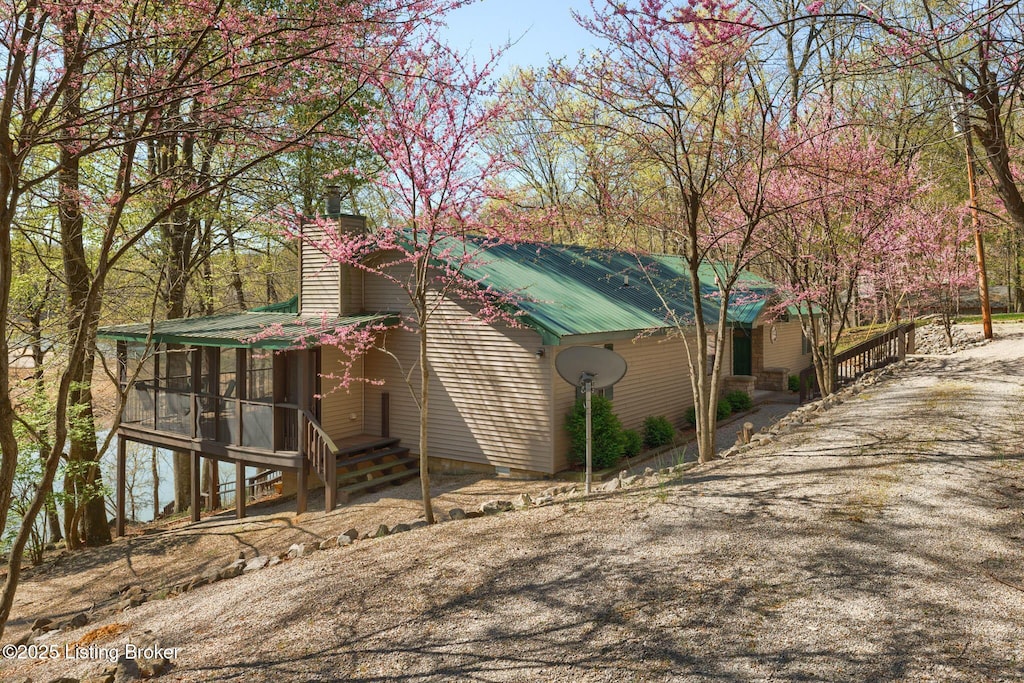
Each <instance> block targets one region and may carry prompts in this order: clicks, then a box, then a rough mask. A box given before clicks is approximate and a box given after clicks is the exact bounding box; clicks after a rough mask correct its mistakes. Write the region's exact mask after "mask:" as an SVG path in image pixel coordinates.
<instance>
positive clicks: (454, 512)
mask: <svg viewBox="0 0 1024 683" xmlns="http://www.w3.org/2000/svg"><path fill="white" fill-rule="evenodd" d="M448 519H466V511H465V510H463V509H462V508H452V509H451V510H449V511H448Z"/></svg>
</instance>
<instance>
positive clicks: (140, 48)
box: [0, 0, 458, 635]
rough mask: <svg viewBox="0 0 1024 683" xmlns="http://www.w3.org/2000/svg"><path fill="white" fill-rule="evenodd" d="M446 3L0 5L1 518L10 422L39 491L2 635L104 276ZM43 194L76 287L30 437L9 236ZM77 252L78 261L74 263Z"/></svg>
mask: <svg viewBox="0 0 1024 683" xmlns="http://www.w3.org/2000/svg"><path fill="white" fill-rule="evenodd" d="M455 4H458V2H457V0H451V1H450V2H449V1H448V0H412V1H409V0H384V1H382V2H375V3H372V4H367V3H354V2H349V1H348V0H327V1H326V2H322V3H317V4H316V5H315V6H308V5H297V6H294V7H291V8H289V10H288V12H282V13H278V12H273V11H267V12H264V11H263V10H262V8H255V7H253V6H252V5H251V4H250V3H244V2H219V3H207V2H203V1H201V0H200V1H199V2H171V3H163V4H162V5H160V6H159V7H157V6H155V5H146V6H144V7H138V6H137V5H136V3H132V2H125V1H124V0H94V1H90V2H79V1H74V2H68V1H66V0H61V1H59V2H56V1H53V0H2V2H0V7H2V9H0V59H2V60H3V61H4V63H5V73H4V75H3V77H2V80H0V325H3V329H2V330H0V450H2V462H0V528H3V527H4V526H5V525H6V522H7V514H8V510H9V509H10V497H11V487H12V482H13V478H14V474H15V472H16V471H17V466H18V459H19V443H18V439H17V436H16V430H15V424H16V423H17V424H20V426H21V427H22V428H24V429H25V431H26V432H28V438H29V439H31V441H32V442H33V443H34V444H35V445H37V446H38V447H39V448H42V449H43V450H45V451H46V457H45V458H44V462H43V467H42V470H41V480H40V482H39V486H38V493H37V495H35V497H34V498H33V499H32V500H31V501H30V503H29V504H28V505H27V506H26V508H25V514H24V516H23V519H22V520H21V525H20V531H19V532H18V534H17V536H16V538H15V540H14V542H13V545H12V548H11V552H10V560H9V564H8V572H7V578H6V580H5V583H4V587H3V593H2V596H0V635H2V628H3V625H4V624H5V623H6V619H7V616H8V615H9V613H10V608H11V604H12V601H13V598H14V591H15V589H16V587H17V584H18V579H19V576H20V568H21V559H22V554H23V551H24V547H25V544H26V542H27V540H28V535H29V533H30V531H31V529H32V527H33V523H34V521H35V518H36V516H37V515H38V514H39V512H40V510H41V509H42V506H43V505H44V502H45V496H46V493H47V492H48V491H49V490H50V488H51V485H52V482H53V479H54V477H55V475H56V472H57V468H58V466H59V464H60V460H61V455H62V452H63V449H64V445H65V442H66V441H67V439H68V437H69V433H70V431H71V430H70V429H69V426H70V422H71V418H72V416H74V415H76V414H79V415H80V414H82V410H81V407H82V406H86V405H88V401H89V395H88V392H87V391H84V392H83V391H82V385H83V383H85V384H87V383H88V381H89V379H90V372H91V371H90V367H89V365H90V362H91V361H90V359H91V357H92V354H93V351H94V349H95V328H96V320H97V316H98V314H99V310H100V307H101V304H102V301H103V294H104V290H105V285H106V281H107V276H108V274H109V273H110V272H111V269H112V268H113V267H114V266H115V265H116V264H117V262H118V261H120V260H121V259H122V258H123V257H124V256H125V255H126V254H127V253H129V252H130V251H131V250H132V249H133V248H134V247H135V245H137V244H138V243H139V242H140V241H141V240H142V239H143V237H144V236H145V235H147V234H148V233H149V232H150V231H151V230H153V229H154V228H155V227H156V226H159V225H163V224H165V223H166V222H168V221H176V220H178V217H179V216H180V214H181V212H182V211H183V210H184V208H185V207H189V206H192V205H193V204H195V203H196V202H199V201H200V200H202V199H203V198H205V197H208V196H210V195H211V193H213V192H215V191H216V190H218V189H219V188H223V187H224V186H225V185H227V184H229V183H231V182H232V181H233V180H234V179H236V178H239V177H241V176H244V175H245V174H246V173H247V172H249V171H251V170H252V169H254V168H255V167H257V166H258V165H259V164H260V163H262V162H263V161H265V160H267V159H270V158H273V157H274V156H276V155H278V154H280V153H282V152H283V151H286V150H289V149H291V148H293V147H294V146H295V145H296V144H297V143H298V142H300V141H302V140H305V139H307V138H308V137H309V136H311V135H313V134H315V133H316V132H317V131H318V130H320V129H321V128H322V125H323V122H324V121H326V120H328V119H329V113H330V111H327V112H325V114H324V115H323V116H321V117H319V118H318V119H316V120H314V121H312V122H307V125H304V126H302V127H293V126H289V125H286V122H282V121H281V120H280V117H278V116H277V115H276V113H277V112H279V111H280V110H281V108H282V106H283V104H284V103H286V102H290V101H294V100H296V99H302V98H305V97H309V96H311V95H316V96H320V97H328V96H329V97H331V98H333V101H334V106H333V110H334V111H340V110H341V109H343V108H345V107H346V106H347V104H348V102H349V101H350V100H351V99H352V97H353V96H354V94H355V93H358V92H359V91H361V90H362V89H363V88H364V87H365V86H366V83H367V82H368V81H369V79H370V78H372V77H375V76H379V73H380V72H381V71H382V70H383V69H385V68H386V66H387V63H388V60H389V57H390V55H391V54H392V53H393V52H394V51H395V50H396V49H397V48H398V47H399V46H401V45H403V44H405V43H406V42H407V41H408V39H409V36H410V34H411V33H412V32H413V31H415V30H416V29H417V28H418V26H419V25H421V24H422V23H423V22H424V21H427V20H430V19H431V18H432V17H434V16H435V15H436V13H437V12H439V11H441V10H443V9H444V8H445V7H449V6H452V5H455ZM157 57H158V58H157ZM172 133H173V135H174V136H176V138H177V139H178V140H181V141H182V143H181V147H180V148H179V149H178V150H175V149H173V146H169V145H167V144H166V141H167V140H168V136H169V135H171V134H172ZM210 136H218V139H219V140H222V141H224V143H225V144H229V146H230V150H231V154H230V155H226V156H222V157H217V156H216V155H209V156H205V157H204V156H202V154H200V153H197V156H196V158H197V159H202V160H203V161H202V163H198V164H196V165H194V166H192V169H193V170H198V171H199V172H198V173H197V174H196V175H193V176H191V177H189V176H187V174H183V173H182V171H183V170H184V169H185V166H183V165H182V164H180V163H163V162H164V161H168V159H167V158H165V157H162V156H161V155H173V154H177V153H179V152H180V151H182V150H186V151H187V150H189V149H191V150H193V151H194V150H196V149H197V148H200V147H202V145H203V144H205V143H204V141H206V142H209V141H210ZM151 143H152V144H151ZM155 157H160V158H159V159H157V158H155ZM225 159H228V160H229V161H230V162H229V163H222V162H223V161H224V160H225ZM207 162H209V163H207ZM86 168H90V169H96V170H97V172H98V173H97V175H96V177H94V178H90V182H88V183H86V182H82V180H81V177H80V176H81V173H82V169H86ZM54 186H56V190H54V189H53V188H54ZM40 197H41V198H42V200H40V199H38V198H40ZM48 201H49V202H51V203H52V204H53V205H56V206H58V207H59V213H60V221H61V231H62V233H61V240H62V244H61V246H62V248H63V249H65V250H66V252H65V261H66V263H67V273H68V286H69V287H72V288H73V290H74V291H73V293H69V300H70V301H71V306H72V310H71V314H70V320H71V321H70V323H69V325H68V335H67V337H66V339H65V340H64V344H63V346H62V347H60V349H59V351H60V352H62V354H63V355H64V357H65V362H64V366H63V370H62V371H61V374H60V377H59V381H58V383H57V386H56V387H54V389H53V390H52V394H53V396H54V404H53V408H52V411H53V412H52V420H50V421H48V423H47V426H48V429H41V428H37V427H36V426H35V424H34V422H33V421H32V420H31V419H28V417H29V416H27V415H26V414H24V411H25V406H19V405H15V404H14V402H13V401H12V400H11V392H10V354H9V350H10V349H9V343H10V339H11V336H10V334H9V329H10V327H9V312H10V306H11V296H12V246H11V234H12V231H13V230H16V229H17V228H18V227H19V225H21V222H22V221H23V220H24V219H25V216H26V213H27V212H28V211H29V210H30V209H32V208H36V209H38V208H39V207H40V206H41V205H46V204H47V202H48ZM154 207H155V208H154ZM86 244H88V245H89V248H90V253H89V255H88V256H89V258H88V259H84V258H82V255H83V251H84V247H85V245H86ZM22 445H24V444H22ZM87 457H88V458H91V457H92V455H91V454H87ZM93 470H94V472H95V471H96V470H97V468H95V467H94V468H93ZM91 476H93V477H95V476H96V475H95V473H94V474H93V475H91Z"/></svg>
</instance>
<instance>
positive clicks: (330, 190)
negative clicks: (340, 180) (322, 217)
mask: <svg viewBox="0 0 1024 683" xmlns="http://www.w3.org/2000/svg"><path fill="white" fill-rule="evenodd" d="M324 204H325V206H324V209H325V213H326V214H327V215H328V216H329V217H332V218H334V217H337V216H340V215H341V186H340V185H328V186H327V192H326V193H325V196H324Z"/></svg>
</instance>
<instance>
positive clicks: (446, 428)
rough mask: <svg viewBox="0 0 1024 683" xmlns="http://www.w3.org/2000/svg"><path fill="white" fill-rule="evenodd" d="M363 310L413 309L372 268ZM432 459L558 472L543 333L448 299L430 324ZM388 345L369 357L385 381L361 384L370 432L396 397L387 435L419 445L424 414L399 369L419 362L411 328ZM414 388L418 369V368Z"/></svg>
mask: <svg viewBox="0 0 1024 683" xmlns="http://www.w3.org/2000/svg"><path fill="white" fill-rule="evenodd" d="M363 295H364V304H365V306H366V308H367V310H390V311H403V312H408V309H409V304H408V301H407V300H404V298H405V297H404V294H402V292H401V291H400V290H399V289H398V288H397V287H396V286H395V285H394V284H393V283H391V282H388V281H387V280H385V279H384V278H380V277H374V276H372V275H369V274H367V275H366V276H365V279H364V283H363ZM429 334H430V335H431V336H430V345H431V346H430V350H429V353H428V358H429V363H430V367H431V372H432V377H431V383H430V396H429V400H430V406H429V411H430V418H429V419H430V427H429V429H430V431H429V434H428V436H429V440H430V441H429V446H430V455H432V456H434V457H438V458H450V459H454V460H461V461H466V462H473V463H479V464H483V465H489V466H495V467H508V468H512V469H521V470H530V471H536V472H546V473H552V472H554V471H555V470H554V469H553V468H552V462H551V409H550V391H549V387H550V386H551V366H550V364H549V363H548V362H547V359H546V358H539V357H538V356H537V355H536V352H537V350H538V349H539V348H541V346H542V343H541V340H540V336H539V335H538V334H537V333H536V332H534V331H533V330H529V329H513V328H509V327H507V326H503V325H493V324H486V323H483V322H481V321H480V320H479V319H477V318H474V317H473V315H472V311H471V310H469V309H468V308H467V307H466V306H464V305H462V304H459V303H457V302H453V301H444V302H442V303H441V305H440V308H439V309H438V310H437V311H436V312H435V314H434V319H433V321H432V322H431V324H430V328H429ZM386 345H387V348H388V350H389V351H391V352H392V353H394V354H395V355H396V356H397V357H398V359H399V360H400V361H401V365H402V369H400V368H399V366H398V364H397V363H396V362H395V360H394V359H393V358H391V357H389V356H387V355H386V354H383V353H381V352H376V351H374V352H370V353H369V354H367V356H366V364H365V371H366V376H367V377H368V378H369V379H371V380H382V381H383V384H381V385H367V386H366V387H365V388H364V395H365V406H366V412H365V415H366V431H368V432H369V433H374V434H379V433H380V429H381V394H382V392H388V393H389V395H390V416H391V419H390V434H391V436H394V437H399V438H401V439H402V442H403V444H404V445H406V446H408V447H410V448H411V449H413V450H414V451H415V450H417V447H418V441H419V412H418V410H417V407H416V403H415V401H414V400H413V397H412V395H411V393H410V390H409V387H408V385H407V384H406V383H405V380H404V377H403V374H402V370H403V369H404V371H405V372H409V370H410V369H413V368H414V364H415V362H416V358H417V354H418V341H417V337H416V335H415V333H412V332H409V331H406V330H392V331H390V332H388V334H387V337H386ZM412 380H413V384H414V385H415V386H416V387H417V388H418V384H419V373H418V370H414V371H413V376H412Z"/></svg>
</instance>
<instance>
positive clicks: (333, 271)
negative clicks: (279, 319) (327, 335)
mask: <svg viewBox="0 0 1024 683" xmlns="http://www.w3.org/2000/svg"><path fill="white" fill-rule="evenodd" d="M303 231H304V233H305V234H306V235H307V236H311V237H312V238H313V239H316V235H318V234H322V232H321V231H320V229H319V228H318V227H317V226H315V225H307V226H305V227H304V228H303ZM301 243H302V244H301V247H300V253H299V312H300V313H302V314H307V313H329V314H331V315H338V314H339V313H340V303H341V292H340V276H339V266H338V264H337V263H332V262H330V261H329V260H328V258H327V255H326V254H324V253H323V252H321V251H320V250H319V249H316V248H315V247H313V246H312V245H310V244H307V241H306V240H305V239H303V240H301Z"/></svg>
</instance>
